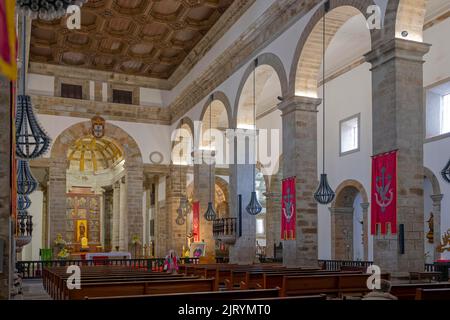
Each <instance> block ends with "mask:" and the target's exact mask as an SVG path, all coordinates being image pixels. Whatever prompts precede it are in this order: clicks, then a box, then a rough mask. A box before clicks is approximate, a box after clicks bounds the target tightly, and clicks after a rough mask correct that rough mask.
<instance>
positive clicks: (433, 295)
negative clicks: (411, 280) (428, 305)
mask: <svg viewBox="0 0 450 320" xmlns="http://www.w3.org/2000/svg"><path fill="white" fill-rule="evenodd" d="M415 299H416V300H450V288H442V289H423V288H418V289H417V290H416V297H415Z"/></svg>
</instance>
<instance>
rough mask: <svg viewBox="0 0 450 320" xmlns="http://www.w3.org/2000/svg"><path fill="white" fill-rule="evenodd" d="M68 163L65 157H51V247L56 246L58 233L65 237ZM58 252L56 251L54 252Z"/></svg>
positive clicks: (49, 181)
mask: <svg viewBox="0 0 450 320" xmlns="http://www.w3.org/2000/svg"><path fill="white" fill-rule="evenodd" d="M66 164H67V162H66V160H65V159H51V160H50V167H49V170H48V218H49V220H48V221H49V227H50V228H49V229H50V239H49V242H50V246H51V247H53V246H54V244H53V243H54V241H55V239H56V235H57V234H61V235H62V236H63V238H65V234H66V232H65V231H66V216H67V214H66V210H67V205H66V198H67V186H66V170H67V166H66ZM65 240H66V241H67V240H68V239H65ZM57 253H58V252H55V251H54V254H57Z"/></svg>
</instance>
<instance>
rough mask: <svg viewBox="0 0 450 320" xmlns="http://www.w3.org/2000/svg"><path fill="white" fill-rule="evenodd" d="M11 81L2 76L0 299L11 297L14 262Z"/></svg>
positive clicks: (0, 121) (0, 117)
mask: <svg viewBox="0 0 450 320" xmlns="http://www.w3.org/2000/svg"><path fill="white" fill-rule="evenodd" d="M9 85H10V82H9V81H8V80H7V79H5V78H3V77H1V76H0V163H1V166H0V240H1V241H0V244H1V245H2V246H3V247H2V248H1V249H2V252H3V256H1V257H0V260H1V261H2V262H3V263H2V265H1V268H0V269H2V272H1V273H0V300H2V299H9V295H10V285H11V283H12V281H11V274H12V272H13V270H11V268H10V267H11V264H12V259H13V257H12V254H11V245H12V243H11V241H13V237H12V234H11V203H10V196H11V190H10V188H9V186H10V175H11V172H10V168H11V134H10V130H11V109H10V94H9Z"/></svg>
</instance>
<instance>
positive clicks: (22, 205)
mask: <svg viewBox="0 0 450 320" xmlns="http://www.w3.org/2000/svg"><path fill="white" fill-rule="evenodd" d="M30 206H31V200H30V198H29V197H28V196H27V195H21V194H19V195H18V197H17V210H18V211H19V212H21V211H24V210H27V209H28V208H29V207H30Z"/></svg>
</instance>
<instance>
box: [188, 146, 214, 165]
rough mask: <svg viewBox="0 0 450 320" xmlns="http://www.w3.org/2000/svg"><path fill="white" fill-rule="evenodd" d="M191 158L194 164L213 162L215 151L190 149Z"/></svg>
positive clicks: (210, 163) (209, 163)
mask: <svg viewBox="0 0 450 320" xmlns="http://www.w3.org/2000/svg"><path fill="white" fill-rule="evenodd" d="M191 155H192V158H193V159H194V165H196V164H208V165H212V164H214V160H215V156H216V151H215V150H208V149H197V150H194V151H192V153H191Z"/></svg>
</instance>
